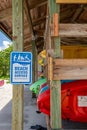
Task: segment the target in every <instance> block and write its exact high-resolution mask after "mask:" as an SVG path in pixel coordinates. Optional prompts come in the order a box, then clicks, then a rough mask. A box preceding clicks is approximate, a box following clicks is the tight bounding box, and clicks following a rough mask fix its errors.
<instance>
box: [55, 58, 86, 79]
mask: <svg viewBox="0 0 87 130" xmlns="http://www.w3.org/2000/svg"><path fill="white" fill-rule="evenodd" d="M53 64H54V70H53V79H54V80H64V79H87V59H54V60H53Z"/></svg>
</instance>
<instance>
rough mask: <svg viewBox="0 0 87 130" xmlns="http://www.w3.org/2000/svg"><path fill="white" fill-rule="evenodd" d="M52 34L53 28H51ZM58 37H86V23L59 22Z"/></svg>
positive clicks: (52, 32) (52, 33)
mask: <svg viewBox="0 0 87 130" xmlns="http://www.w3.org/2000/svg"><path fill="white" fill-rule="evenodd" d="M51 35H52V36H54V28H52V30H51ZM59 36H60V37H87V24H59Z"/></svg>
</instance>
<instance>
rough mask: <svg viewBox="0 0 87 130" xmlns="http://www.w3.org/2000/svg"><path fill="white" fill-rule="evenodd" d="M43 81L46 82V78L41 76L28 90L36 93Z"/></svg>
mask: <svg viewBox="0 0 87 130" xmlns="http://www.w3.org/2000/svg"><path fill="white" fill-rule="evenodd" d="M44 83H46V78H41V79H39V80H38V81H36V82H35V83H33V84H32V85H31V86H30V90H31V91H32V92H34V93H35V94H38V93H39V89H40V86H41V85H42V84H44Z"/></svg>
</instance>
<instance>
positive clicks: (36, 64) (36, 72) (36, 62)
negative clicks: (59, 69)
mask: <svg viewBox="0 0 87 130" xmlns="http://www.w3.org/2000/svg"><path fill="white" fill-rule="evenodd" d="M35 58H36V59H35V81H37V80H38V53H37V48H36V49H35Z"/></svg>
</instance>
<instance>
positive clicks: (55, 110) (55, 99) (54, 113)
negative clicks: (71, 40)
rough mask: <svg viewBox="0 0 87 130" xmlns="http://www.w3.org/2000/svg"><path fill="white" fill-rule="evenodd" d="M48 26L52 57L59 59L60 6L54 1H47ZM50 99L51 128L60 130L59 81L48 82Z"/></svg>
mask: <svg viewBox="0 0 87 130" xmlns="http://www.w3.org/2000/svg"><path fill="white" fill-rule="evenodd" d="M48 6H49V14H50V26H52V27H53V30H54V33H53V34H54V35H52V36H51V43H50V44H51V46H53V47H54V57H55V58H56V57H60V38H59V37H58V22H59V11H60V6H59V5H58V4H56V1H55V0H49V5H48ZM52 49H53V48H52ZM48 73H49V72H48ZM50 92H51V95H50V99H51V128H52V130H58V129H61V84H60V81H55V80H50Z"/></svg>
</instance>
